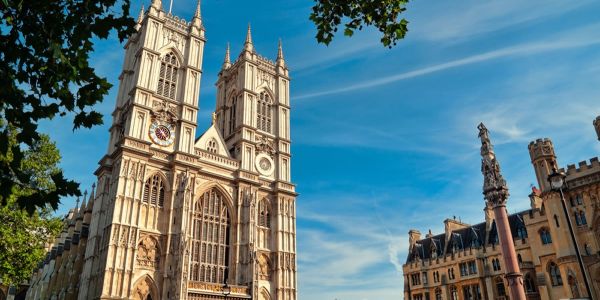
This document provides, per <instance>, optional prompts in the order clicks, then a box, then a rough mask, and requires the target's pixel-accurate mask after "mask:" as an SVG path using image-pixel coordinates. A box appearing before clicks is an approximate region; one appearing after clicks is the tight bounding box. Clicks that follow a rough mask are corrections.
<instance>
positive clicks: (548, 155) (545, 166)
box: [529, 139, 556, 192]
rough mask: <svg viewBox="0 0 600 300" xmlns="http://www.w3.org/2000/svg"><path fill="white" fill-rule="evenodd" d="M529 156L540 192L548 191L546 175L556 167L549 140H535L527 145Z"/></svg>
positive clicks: (552, 147) (548, 185) (552, 148)
mask: <svg viewBox="0 0 600 300" xmlns="http://www.w3.org/2000/svg"><path fill="white" fill-rule="evenodd" d="M529 156H530V157H531V164H533V169H534V170H535V176H536V178H537V181H538V185H539V187H540V189H541V191H542V192H548V191H550V189H551V188H550V183H549V182H548V175H550V174H551V173H552V168H553V167H554V166H555V165H556V155H555V154H554V146H553V145H552V141H551V140H550V139H537V140H536V141H534V142H531V143H529Z"/></svg>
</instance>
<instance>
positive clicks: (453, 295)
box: [450, 286, 458, 300]
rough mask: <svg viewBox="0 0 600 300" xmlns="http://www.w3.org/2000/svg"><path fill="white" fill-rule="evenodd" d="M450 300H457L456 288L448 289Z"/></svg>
mask: <svg viewBox="0 0 600 300" xmlns="http://www.w3.org/2000/svg"><path fill="white" fill-rule="evenodd" d="M450 299H451V300H458V289H456V286H451V287H450Z"/></svg>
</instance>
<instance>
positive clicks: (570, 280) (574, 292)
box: [567, 274, 580, 298]
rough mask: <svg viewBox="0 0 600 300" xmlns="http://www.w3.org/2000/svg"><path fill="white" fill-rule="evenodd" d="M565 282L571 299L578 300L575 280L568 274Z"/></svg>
mask: <svg viewBox="0 0 600 300" xmlns="http://www.w3.org/2000/svg"><path fill="white" fill-rule="evenodd" d="M567 282H568V283H569V289H570V290H571V295H573V298H579V297H580V296H579V285H578V284H577V279H575V276H573V275H572V274H569V277H567Z"/></svg>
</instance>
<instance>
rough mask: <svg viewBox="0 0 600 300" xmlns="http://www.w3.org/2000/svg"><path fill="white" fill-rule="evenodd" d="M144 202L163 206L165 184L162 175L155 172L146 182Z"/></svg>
mask: <svg viewBox="0 0 600 300" xmlns="http://www.w3.org/2000/svg"><path fill="white" fill-rule="evenodd" d="M142 201H143V202H144V203H148V204H151V205H158V206H160V207H162V206H163V205H164V203H165V184H164V183H163V180H162V177H160V175H158V174H154V175H153V176H152V177H150V178H148V180H146V183H145V184H144V198H143V200H142Z"/></svg>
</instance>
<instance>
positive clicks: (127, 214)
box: [27, 0, 297, 300]
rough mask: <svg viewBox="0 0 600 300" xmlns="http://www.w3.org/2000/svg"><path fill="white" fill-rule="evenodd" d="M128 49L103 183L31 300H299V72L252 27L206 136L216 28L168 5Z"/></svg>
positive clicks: (150, 13) (231, 64)
mask: <svg viewBox="0 0 600 300" xmlns="http://www.w3.org/2000/svg"><path fill="white" fill-rule="evenodd" d="M136 29H137V32H136V33H135V34H134V35H133V36H131V38H130V39H129V41H128V42H127V44H126V45H125V61H124V64H123V71H122V73H121V75H120V77H119V79H120V84H119V89H118V94H117V97H116V103H115V109H114V111H113V113H112V117H113V122H112V126H111V127H110V141H109V144H108V149H107V152H106V155H105V156H104V157H102V158H101V160H100V163H99V167H98V169H97V170H96V172H95V175H96V176H97V183H96V184H95V189H94V190H92V192H91V194H90V195H87V196H86V197H85V199H84V201H83V203H82V204H81V205H79V207H77V208H75V209H72V210H71V211H70V212H69V215H68V217H67V218H66V225H65V229H64V231H63V232H62V234H61V235H60V236H59V237H58V238H57V239H56V240H55V242H54V244H53V245H52V246H51V247H50V249H49V253H48V255H47V258H46V259H45V261H44V262H42V263H40V265H39V268H38V269H36V270H35V273H34V274H33V277H32V280H31V286H30V288H29V291H28V293H27V299H79V300H85V299H139V300H150V299H152V300H157V299H190V300H208V299H211V300H212V299H226V298H227V299H261V300H270V299H273V300H275V299H279V300H295V299H296V298H297V278H296V203H295V200H296V192H295V185H294V184H293V183H292V182H291V178H290V173H291V171H290V169H291V153H290V96H289V95H290V78H289V74H288V68H287V66H286V63H285V60H284V57H283V51H282V49H281V44H280V45H279V51H278V55H277V59H276V60H275V61H271V60H269V59H266V58H264V57H262V56H260V55H259V54H258V53H257V52H256V51H255V49H254V44H253V41H252V36H251V32H250V28H248V32H247V37H246V41H245V43H244V47H243V49H242V50H241V53H240V54H239V56H237V58H235V59H233V60H231V59H230V50H229V47H228V48H227V51H226V55H225V59H224V62H223V66H222V69H221V71H220V72H219V76H218V80H217V83H216V86H217V99H216V101H217V105H216V110H215V112H214V113H213V118H212V124H211V126H210V127H209V128H208V129H207V130H206V131H204V133H202V134H201V135H199V136H200V137H199V138H196V136H197V132H196V131H197V126H198V124H197V117H198V111H199V108H198V107H199V104H198V100H199V93H200V80H201V76H202V57H203V51H204V44H205V41H206V40H205V35H204V34H205V29H204V26H203V23H202V18H201V16H200V4H198V6H197V8H196V11H195V14H194V17H193V18H192V20H191V21H190V22H188V21H186V20H183V19H181V18H178V17H175V16H173V15H171V14H170V13H167V12H165V11H164V10H163V5H162V3H161V1H160V0H152V2H151V6H150V7H149V9H147V10H144V9H142V11H141V12H140V15H139V18H138V22H137V25H136Z"/></svg>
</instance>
